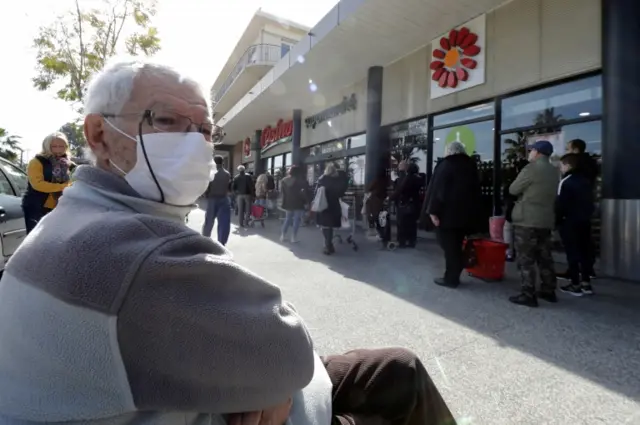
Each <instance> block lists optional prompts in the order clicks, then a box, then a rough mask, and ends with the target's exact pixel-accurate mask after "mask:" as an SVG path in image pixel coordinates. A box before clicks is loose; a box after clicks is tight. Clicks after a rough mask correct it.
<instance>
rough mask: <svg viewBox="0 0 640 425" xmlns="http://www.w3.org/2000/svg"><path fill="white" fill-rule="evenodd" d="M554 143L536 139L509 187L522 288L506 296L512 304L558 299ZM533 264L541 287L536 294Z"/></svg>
mask: <svg viewBox="0 0 640 425" xmlns="http://www.w3.org/2000/svg"><path fill="white" fill-rule="evenodd" d="M552 154H553V145H552V144H551V143H550V142H548V141H546V140H539V141H537V142H535V143H534V144H533V145H531V151H530V152H529V164H527V166H526V167H524V168H523V169H522V171H521V172H520V174H518V177H516V180H515V181H514V182H513V183H512V184H511V186H510V187H509V192H510V193H511V194H512V195H514V196H517V197H518V200H517V201H516V204H515V206H514V208H513V212H512V221H513V226H514V227H513V228H514V234H515V242H516V251H517V252H518V258H517V264H518V269H519V270H520V276H521V278H522V291H521V293H520V294H518V295H514V296H512V297H510V298H509V301H511V302H512V303H514V304H518V305H524V306H527V307H537V306H538V298H541V299H543V300H545V301H548V302H557V298H556V273H555V270H554V264H553V257H552V255H551V248H552V242H553V240H552V232H553V229H554V227H555V211H554V205H555V200H556V196H557V191H558V181H559V173H558V168H557V167H555V166H554V165H553V164H551V162H550V161H549V157H550V156H551V155H552ZM536 265H537V266H538V270H539V272H540V280H541V282H542V283H541V287H540V291H539V292H538V293H537V294H536Z"/></svg>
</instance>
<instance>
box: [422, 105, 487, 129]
mask: <svg viewBox="0 0 640 425" xmlns="http://www.w3.org/2000/svg"><path fill="white" fill-rule="evenodd" d="M494 109H495V106H494V103H493V102H490V103H483V104H481V105H475V106H470V107H468V108H464V109H459V110H457V111H453V112H448V113H446V114H442V115H436V116H435V117H433V126H434V127H440V126H443V125H448V124H453V123H456V122H463V121H470V120H474V119H479V118H484V117H490V116H493V114H494Z"/></svg>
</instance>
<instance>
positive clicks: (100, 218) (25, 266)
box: [7, 208, 197, 312]
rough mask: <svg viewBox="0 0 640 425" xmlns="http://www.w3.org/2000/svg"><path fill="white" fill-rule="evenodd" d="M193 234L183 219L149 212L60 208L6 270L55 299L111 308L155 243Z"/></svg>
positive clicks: (86, 305) (99, 308) (104, 309)
mask: <svg viewBox="0 0 640 425" xmlns="http://www.w3.org/2000/svg"><path fill="white" fill-rule="evenodd" d="M191 235H193V236H195V235H197V233H196V232H195V231H193V230H191V229H189V228H187V227H186V226H185V225H183V224H181V223H178V222H175V221H171V220H168V219H162V218H158V217H152V216H149V215H144V214H135V213H132V212H121V211H107V210H104V211H76V212H75V213H74V214H69V213H68V211H65V208H60V209H58V208H56V209H55V210H54V211H53V212H51V213H50V214H49V215H48V216H47V217H45V219H44V220H43V223H42V224H41V225H40V226H38V228H37V230H36V231H35V232H33V233H32V234H30V235H29V237H27V239H26V240H25V241H24V243H23V244H22V245H21V246H20V248H19V249H18V250H17V252H16V253H15V254H14V256H13V258H12V259H11V261H10V262H9V264H8V265H7V272H8V273H10V274H12V275H13V276H15V277H17V278H19V279H20V280H21V281H22V282H25V283H28V284H29V285H31V286H33V287H37V288H39V289H42V290H44V291H45V292H48V293H50V294H51V295H53V296H55V297H56V298H59V299H62V300H65V301H67V302H70V303H72V304H76V305H81V306H84V307H89V308H92V309H96V310H99V311H103V312H112V309H113V308H114V306H115V305H116V303H117V300H118V299H119V297H121V296H122V290H123V287H125V286H127V285H128V284H129V283H130V282H131V281H132V280H133V279H134V278H135V276H136V271H137V269H138V267H139V266H140V264H142V263H143V262H144V261H145V259H146V258H147V257H148V256H149V255H150V254H151V253H152V252H153V251H154V250H155V249H156V248H158V247H159V246H161V245H163V244H164V243H166V242H167V241H170V240H171V239H173V238H180V237H184V236H191Z"/></svg>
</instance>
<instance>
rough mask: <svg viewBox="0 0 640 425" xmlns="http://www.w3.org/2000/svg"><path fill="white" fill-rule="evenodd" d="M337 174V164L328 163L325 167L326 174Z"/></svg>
mask: <svg viewBox="0 0 640 425" xmlns="http://www.w3.org/2000/svg"><path fill="white" fill-rule="evenodd" d="M336 174H338V170H336V166H335V164H334V163H332V162H330V163H328V164H327V166H326V167H325V168H324V175H325V176H335V175H336Z"/></svg>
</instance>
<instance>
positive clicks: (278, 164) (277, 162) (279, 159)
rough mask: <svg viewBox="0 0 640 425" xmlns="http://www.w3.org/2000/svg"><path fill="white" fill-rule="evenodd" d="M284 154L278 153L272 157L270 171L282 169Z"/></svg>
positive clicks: (274, 171)
mask: <svg viewBox="0 0 640 425" xmlns="http://www.w3.org/2000/svg"><path fill="white" fill-rule="evenodd" d="M283 160H284V155H278V156H274V157H273V169H272V170H273V171H272V173H276V172H278V171H280V170H281V169H282V167H283V166H284V162H283Z"/></svg>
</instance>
